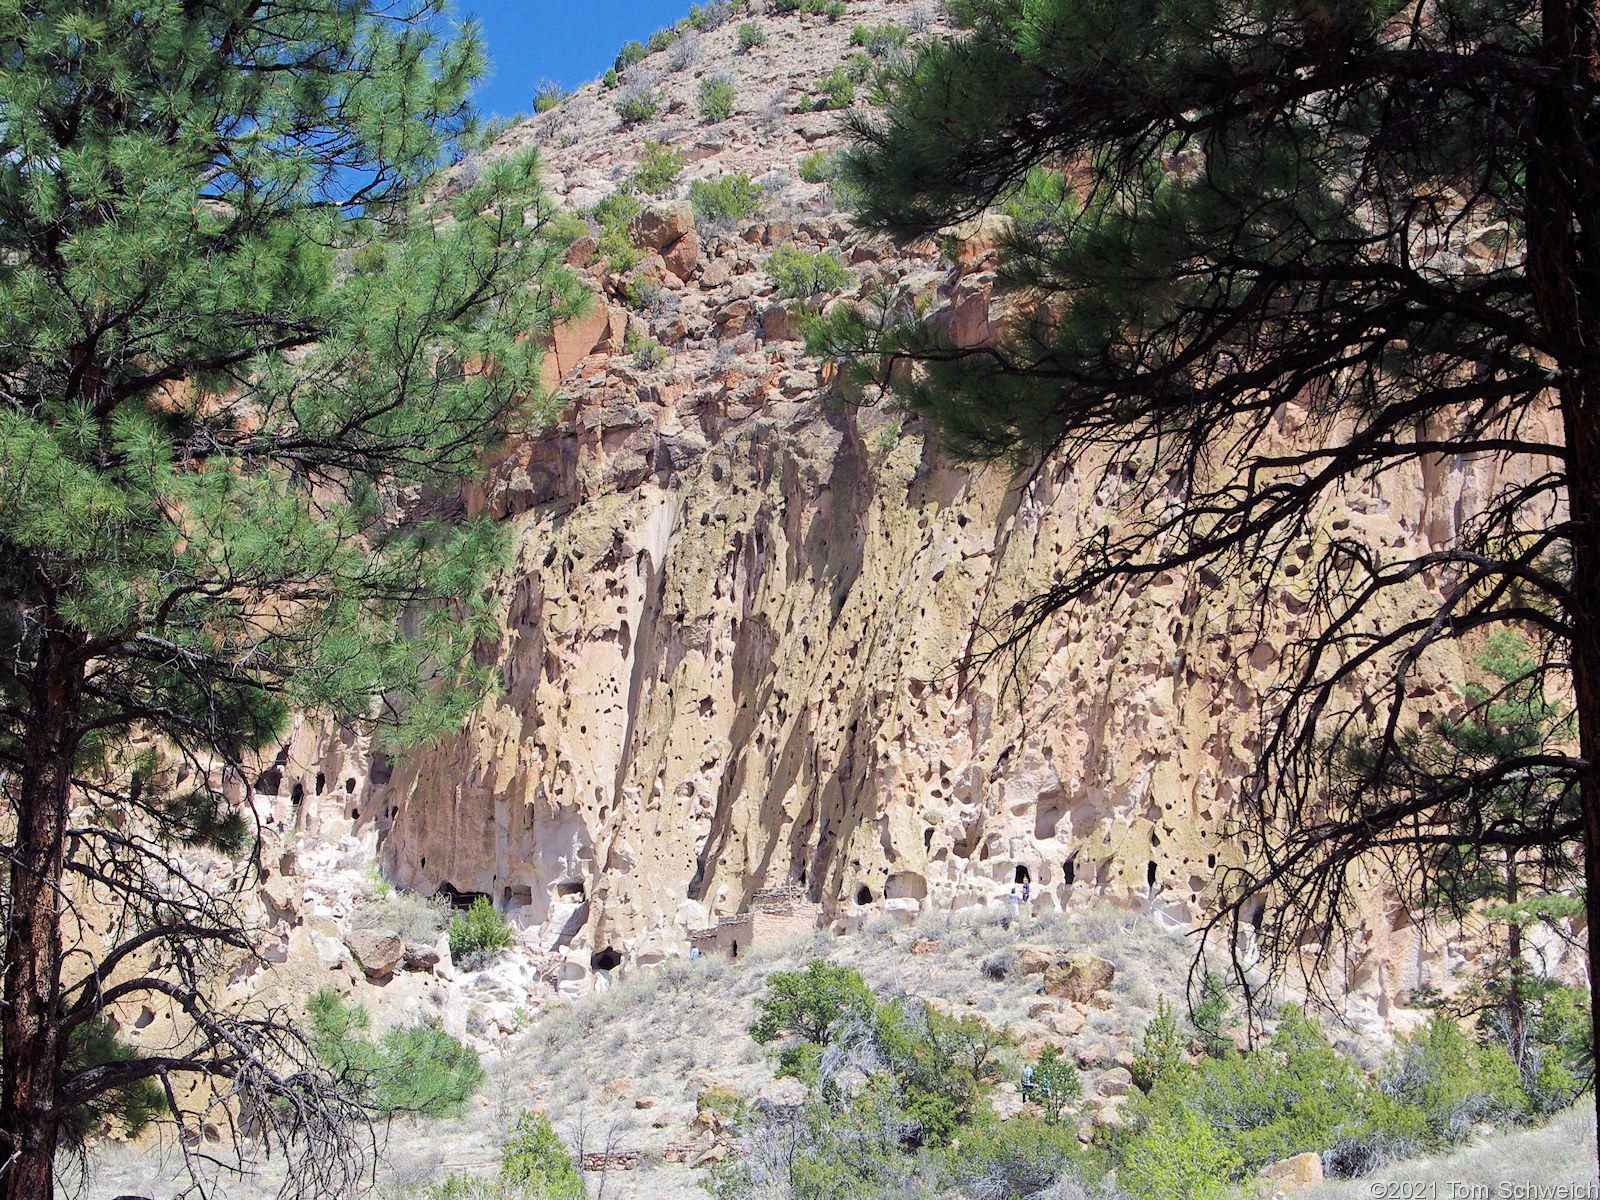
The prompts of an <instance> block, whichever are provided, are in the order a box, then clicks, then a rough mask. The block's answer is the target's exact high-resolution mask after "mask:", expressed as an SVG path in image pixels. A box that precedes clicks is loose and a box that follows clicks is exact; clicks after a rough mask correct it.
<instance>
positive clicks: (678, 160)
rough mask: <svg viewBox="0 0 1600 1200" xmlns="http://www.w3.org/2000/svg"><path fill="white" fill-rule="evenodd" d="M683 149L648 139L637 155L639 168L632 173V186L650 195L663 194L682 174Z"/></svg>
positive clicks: (669, 189)
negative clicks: (641, 151) (642, 149)
mask: <svg viewBox="0 0 1600 1200" xmlns="http://www.w3.org/2000/svg"><path fill="white" fill-rule="evenodd" d="M685 161H686V160H685V159H684V156H683V151H682V150H679V149H678V148H677V147H675V146H669V145H667V144H666V143H665V142H655V141H648V142H646V143H645V144H644V152H643V153H642V154H641V155H640V156H639V169H638V170H637V171H635V172H634V173H633V186H634V187H636V188H638V189H639V191H641V192H644V193H646V194H647V195H651V196H663V195H665V194H666V193H667V192H669V191H671V190H672V185H673V184H674V183H676V182H677V181H678V176H679V175H681V174H683V168H684V164H685Z"/></svg>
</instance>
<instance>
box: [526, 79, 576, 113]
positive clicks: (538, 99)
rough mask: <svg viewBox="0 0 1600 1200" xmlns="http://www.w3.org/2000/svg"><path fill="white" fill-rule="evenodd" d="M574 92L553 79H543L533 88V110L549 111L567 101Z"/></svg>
mask: <svg viewBox="0 0 1600 1200" xmlns="http://www.w3.org/2000/svg"><path fill="white" fill-rule="evenodd" d="M571 95H572V93H571V92H569V91H567V89H566V88H564V87H562V86H561V85H560V84H559V83H557V82H556V81H555V80H553V79H541V80H540V81H539V83H538V85H537V86H536V87H535V88H534V89H533V111H534V112H536V113H542V112H549V111H550V110H551V109H552V108H556V107H557V106H559V105H560V104H561V103H562V102H563V101H565V100H566V99H567V98H568V97H569V96H571Z"/></svg>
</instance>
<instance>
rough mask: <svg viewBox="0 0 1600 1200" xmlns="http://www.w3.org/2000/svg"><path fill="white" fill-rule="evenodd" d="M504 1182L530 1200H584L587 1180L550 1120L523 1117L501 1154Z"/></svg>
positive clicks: (529, 1115) (539, 1115)
mask: <svg viewBox="0 0 1600 1200" xmlns="http://www.w3.org/2000/svg"><path fill="white" fill-rule="evenodd" d="M500 1178H501V1179H502V1180H503V1181H504V1182H505V1183H507V1184H508V1185H510V1186H511V1187H512V1188H514V1189H516V1194H517V1195H518V1196H526V1197H528V1200H582V1197H583V1196H584V1195H585V1194H586V1193H585V1190H584V1186H583V1176H582V1175H581V1174H579V1172H578V1166H577V1164H576V1163H575V1162H574V1161H573V1159H572V1155H571V1154H570V1153H569V1152H568V1150H567V1148H566V1147H565V1146H564V1145H562V1144H561V1139H560V1138H558V1137H557V1136H556V1131H555V1130H554V1129H552V1128H551V1126H550V1119H549V1118H548V1117H546V1116H544V1115H543V1114H542V1113H530V1112H524V1113H522V1114H521V1115H520V1116H519V1117H518V1118H517V1121H516V1124H515V1125H513V1126H512V1127H511V1136H510V1138H509V1139H507V1141H506V1144H505V1149H504V1150H502V1151H501V1152H500Z"/></svg>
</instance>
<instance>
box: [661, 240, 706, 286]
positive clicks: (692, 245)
mask: <svg viewBox="0 0 1600 1200" xmlns="http://www.w3.org/2000/svg"><path fill="white" fill-rule="evenodd" d="M661 260H662V261H663V262H664V263H666V264H667V270H668V271H670V272H672V274H673V275H675V276H676V277H677V278H679V279H688V278H689V276H691V275H693V274H694V269H695V268H696V267H698V266H699V265H700V239H699V238H698V237H697V236H695V232H694V230H693V229H692V228H691V229H690V230H689V232H688V233H686V234H684V235H683V236H682V237H681V238H679V239H678V240H677V241H675V242H673V243H672V244H671V245H670V246H667V247H665V248H664V249H663V250H662V251H661Z"/></svg>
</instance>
